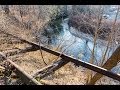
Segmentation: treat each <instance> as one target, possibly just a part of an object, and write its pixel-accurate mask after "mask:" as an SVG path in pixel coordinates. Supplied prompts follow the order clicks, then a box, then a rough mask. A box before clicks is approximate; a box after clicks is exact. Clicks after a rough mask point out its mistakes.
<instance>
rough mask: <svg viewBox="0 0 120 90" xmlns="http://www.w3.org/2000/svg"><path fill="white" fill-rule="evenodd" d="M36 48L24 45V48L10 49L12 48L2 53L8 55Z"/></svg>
mask: <svg viewBox="0 0 120 90" xmlns="http://www.w3.org/2000/svg"><path fill="white" fill-rule="evenodd" d="M36 50H38V49H36V48H34V47H33V46H31V47H26V48H25V49H12V50H7V51H3V53H4V55H5V56H6V57H9V56H13V55H17V54H20V53H26V52H32V51H36Z"/></svg>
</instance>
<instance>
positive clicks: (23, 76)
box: [6, 60, 42, 85]
mask: <svg viewBox="0 0 120 90" xmlns="http://www.w3.org/2000/svg"><path fill="white" fill-rule="evenodd" d="M6 61H7V62H9V63H10V64H11V65H12V66H13V67H14V68H15V71H14V72H15V73H17V75H18V76H19V77H20V78H21V80H22V81H23V82H24V83H25V84H27V85H42V84H41V83H40V82H38V81H37V80H36V79H34V78H33V77H32V76H30V75H29V74H28V73H26V72H25V71H24V70H22V69H21V68H20V67H19V66H18V65H17V64H15V63H14V62H12V61H11V60H6Z"/></svg>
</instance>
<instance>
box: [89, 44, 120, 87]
mask: <svg viewBox="0 0 120 90" xmlns="http://www.w3.org/2000/svg"><path fill="white" fill-rule="evenodd" d="M119 61H120V46H119V47H118V48H117V49H116V50H115V52H114V53H113V54H112V56H111V57H110V58H109V59H108V60H107V61H106V62H105V64H104V65H103V66H102V68H105V69H107V70H111V69H112V68H113V67H115V66H116V65H117V64H118V62H119ZM102 76H103V75H102V74H100V73H96V74H95V75H94V76H93V78H92V79H91V80H90V82H89V83H88V85H94V84H95V82H96V81H97V80H99V79H100V78H101V77H102Z"/></svg>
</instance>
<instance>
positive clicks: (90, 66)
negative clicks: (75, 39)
mask: <svg viewBox="0 0 120 90" xmlns="http://www.w3.org/2000/svg"><path fill="white" fill-rule="evenodd" d="M2 32H3V33H5V34H7V35H11V36H13V37H15V38H18V39H19V40H21V41H23V42H25V43H28V44H30V45H32V46H33V47H34V48H36V49H39V48H40V47H41V49H42V50H44V51H46V52H48V53H51V54H53V55H56V56H60V57H61V58H62V59H63V60H64V61H68V62H69V61H71V62H73V63H75V64H78V65H81V66H83V67H85V68H88V69H90V70H93V71H95V72H97V73H100V74H103V75H106V76H108V77H110V78H113V79H115V80H118V81H120V75H117V74H115V73H113V72H111V71H108V70H109V69H108V70H107V69H105V67H106V65H105V67H103V68H101V67H98V66H96V65H93V64H90V63H87V62H84V61H82V60H78V59H75V58H73V57H70V56H68V55H65V54H61V53H60V52H57V51H53V50H51V49H48V48H45V47H43V46H39V44H37V43H33V42H30V41H28V40H24V39H22V38H20V37H17V36H14V35H12V34H9V33H6V32H4V31H2ZM119 51H120V50H117V53H118V52H119ZM115 53H116V52H115ZM117 53H116V55H117V57H116V55H113V57H112V58H111V59H110V60H111V62H110V63H111V64H112V63H113V64H112V66H113V65H114V66H115V65H116V63H117V61H118V56H119V58H120V54H117ZM113 59H114V60H115V61H114V60H113ZM116 60H117V61H116ZM108 61H109V60H108ZM113 61H114V62H113ZM110 63H109V65H110V67H111V64H110ZM106 64H107V63H106Z"/></svg>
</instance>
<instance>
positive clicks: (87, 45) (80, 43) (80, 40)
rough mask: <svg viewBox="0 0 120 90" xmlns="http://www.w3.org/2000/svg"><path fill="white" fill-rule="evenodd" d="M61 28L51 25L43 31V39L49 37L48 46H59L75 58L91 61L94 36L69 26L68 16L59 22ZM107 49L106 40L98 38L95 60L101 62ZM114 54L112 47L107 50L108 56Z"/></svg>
mask: <svg viewBox="0 0 120 90" xmlns="http://www.w3.org/2000/svg"><path fill="white" fill-rule="evenodd" d="M59 26H60V28H57V29H56V28H54V29H53V28H52V27H49V28H48V29H47V30H44V32H43V33H42V35H43V36H42V37H44V38H43V40H42V41H45V38H46V39H47V46H48V47H50V46H52V48H56V47H58V46H59V48H60V50H59V51H61V52H63V51H64V53H65V54H67V55H70V56H72V57H74V58H77V59H80V60H84V61H87V62H89V60H90V58H91V53H92V49H93V44H94V43H93V38H92V37H91V36H90V35H88V34H84V33H82V32H78V31H77V30H75V29H74V28H73V27H69V26H68V18H66V19H64V20H63V21H62V22H60V23H59ZM105 49H106V43H105V41H102V40H98V41H97V45H96V47H95V54H94V56H95V61H97V62H100V60H101V58H102V55H103V53H104V52H105ZM111 54H112V49H109V50H108V52H107V57H110V55H111Z"/></svg>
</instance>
